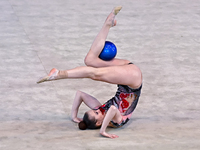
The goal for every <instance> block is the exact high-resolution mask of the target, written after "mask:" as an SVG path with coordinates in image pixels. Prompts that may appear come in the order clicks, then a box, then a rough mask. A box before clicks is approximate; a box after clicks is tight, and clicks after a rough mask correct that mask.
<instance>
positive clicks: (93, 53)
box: [85, 6, 130, 68]
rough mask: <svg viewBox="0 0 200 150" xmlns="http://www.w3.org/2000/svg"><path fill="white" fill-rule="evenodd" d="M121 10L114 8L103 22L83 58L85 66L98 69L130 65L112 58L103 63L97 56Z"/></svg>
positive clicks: (126, 61)
mask: <svg viewBox="0 0 200 150" xmlns="http://www.w3.org/2000/svg"><path fill="white" fill-rule="evenodd" d="M121 8H122V7H121V6H119V7H115V8H114V9H113V10H112V12H111V13H110V14H109V15H108V17H107V19H106V20H105V22H104V24H103V27H102V28H101V30H100V32H99V33H98V35H97V36H96V38H95V40H94V42H93V43H92V46H91V48H90V50H89V52H88V54H87V55H86V57H85V64H86V65H87V66H91V67H97V68H98V67H107V66H116V65H125V64H128V63H130V61H128V60H122V59H117V58H114V59H112V60H111V61H104V60H102V59H100V58H99V55H100V53H101V51H102V49H103V47H104V44H105V41H106V38H107V36H108V33H109V30H110V28H111V27H113V26H115V25H116V20H115V16H116V15H117V13H118V12H119V11H120V10H121Z"/></svg>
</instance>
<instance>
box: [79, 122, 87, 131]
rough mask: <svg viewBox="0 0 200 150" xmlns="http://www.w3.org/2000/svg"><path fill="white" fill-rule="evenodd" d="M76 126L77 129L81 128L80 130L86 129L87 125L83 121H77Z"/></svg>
mask: <svg viewBox="0 0 200 150" xmlns="http://www.w3.org/2000/svg"><path fill="white" fill-rule="evenodd" d="M78 127H79V129H81V130H85V129H87V125H86V124H85V122H84V121H81V122H79V124H78Z"/></svg>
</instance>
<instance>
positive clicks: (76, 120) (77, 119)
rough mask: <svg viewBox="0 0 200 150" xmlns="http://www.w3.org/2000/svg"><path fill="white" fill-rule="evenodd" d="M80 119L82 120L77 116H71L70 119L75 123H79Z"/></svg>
mask: <svg viewBox="0 0 200 150" xmlns="http://www.w3.org/2000/svg"><path fill="white" fill-rule="evenodd" d="M82 120H83V119H82V118H77V117H75V118H72V121H74V122H76V123H79V122H81V121H82Z"/></svg>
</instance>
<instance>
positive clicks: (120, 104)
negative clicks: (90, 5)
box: [37, 6, 142, 138]
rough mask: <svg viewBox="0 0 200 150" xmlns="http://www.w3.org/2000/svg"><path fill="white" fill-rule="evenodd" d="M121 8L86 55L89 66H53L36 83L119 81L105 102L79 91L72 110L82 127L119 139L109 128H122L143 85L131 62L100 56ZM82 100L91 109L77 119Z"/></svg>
mask: <svg viewBox="0 0 200 150" xmlns="http://www.w3.org/2000/svg"><path fill="white" fill-rule="evenodd" d="M121 8H122V7H121V6H118V7H115V8H114V9H113V10H112V12H111V13H110V14H109V15H108V17H107V19H106V20H105V22H104V24H103V27H102V28H101V30H100V32H99V33H98V35H97V36H96V38H95V40H94V42H93V44H92V46H91V48H90V50H89V52H88V54H87V55H86V57H85V60H84V62H85V64H86V66H80V67H76V68H74V69H69V70H57V69H55V68H53V69H52V70H51V71H50V72H49V74H48V75H47V76H45V77H43V78H41V79H40V80H39V81H38V82H37V83H41V82H46V81H52V80H59V79H71V78H90V79H92V80H97V81H103V82H107V83H111V84H116V85H117V86H118V89H117V92H116V94H115V96H114V97H113V98H111V99H110V100H108V101H107V102H105V103H104V104H103V105H102V104H101V103H100V102H99V101H98V100H97V99H96V98H94V97H92V96H90V95H88V94H86V93H84V92H81V91H77V93H76V96H75V99H74V102H73V105H72V111H71V118H72V121H74V122H76V123H78V125H79V129H81V130H84V129H87V128H88V129H98V128H100V134H101V135H102V136H105V137H108V138H117V137H118V136H117V135H115V134H109V133H107V132H106V128H107V127H113V128H119V127H122V126H123V125H125V124H126V123H127V122H128V121H129V119H130V118H131V115H132V113H133V111H134V109H135V107H136V105H137V103H138V99H139V96H140V93H141V88H142V73H141V70H140V69H139V68H138V67H137V66H136V65H134V64H133V63H132V62H130V61H128V60H124V59H117V58H113V59H112V60H110V61H104V60H102V59H100V58H99V54H100V53H101V51H102V49H103V47H104V44H105V41H106V38H107V35H108V32H109V29H110V28H111V27H114V26H116V23H117V22H116V20H115V16H116V15H117V14H118V12H119V11H120V10H121ZM82 102H84V103H85V104H86V105H87V106H88V107H89V108H90V110H89V111H87V112H85V114H84V116H83V118H78V117H77V115H78V110H79V107H80V105H81V103H82Z"/></svg>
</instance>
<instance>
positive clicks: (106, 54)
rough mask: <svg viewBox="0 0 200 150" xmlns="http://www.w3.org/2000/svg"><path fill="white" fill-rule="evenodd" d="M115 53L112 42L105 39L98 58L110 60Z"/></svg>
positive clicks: (115, 49)
mask: <svg viewBox="0 0 200 150" xmlns="http://www.w3.org/2000/svg"><path fill="white" fill-rule="evenodd" d="M116 54H117V48H116V46H115V44H114V43H112V42H110V41H106V42H105V45H104V48H103V50H102V51H101V53H100V55H99V58H101V59H102V60H105V61H109V60H112V59H113V58H115V56H116Z"/></svg>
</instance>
